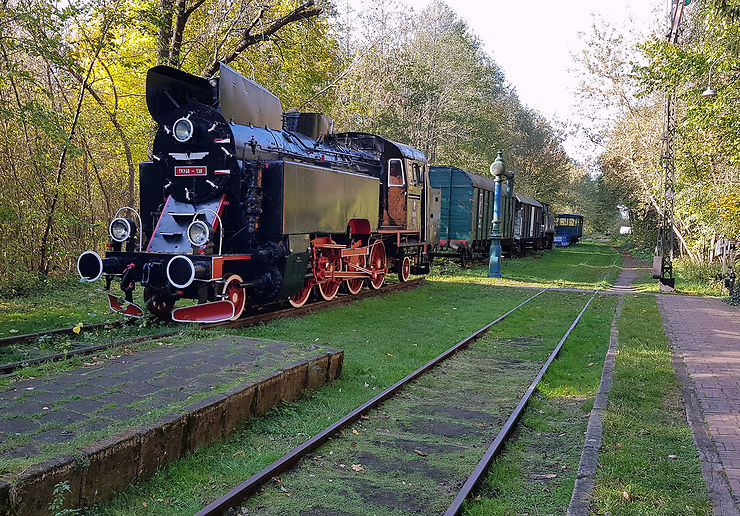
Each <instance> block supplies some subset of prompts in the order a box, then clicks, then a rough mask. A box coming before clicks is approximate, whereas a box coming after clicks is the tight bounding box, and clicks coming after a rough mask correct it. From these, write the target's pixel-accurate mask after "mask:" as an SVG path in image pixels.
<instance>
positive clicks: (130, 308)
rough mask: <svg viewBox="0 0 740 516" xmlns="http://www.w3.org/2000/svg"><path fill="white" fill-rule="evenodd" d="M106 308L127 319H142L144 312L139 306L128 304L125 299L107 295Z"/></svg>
mask: <svg viewBox="0 0 740 516" xmlns="http://www.w3.org/2000/svg"><path fill="white" fill-rule="evenodd" d="M108 306H110V309H111V310H113V311H114V312H116V313H119V314H121V315H125V316H127V317H144V310H142V309H141V308H140V307H139V306H137V305H135V304H133V303H129V302H128V301H126V300H125V299H122V298H120V297H116V296H114V295H113V294H108Z"/></svg>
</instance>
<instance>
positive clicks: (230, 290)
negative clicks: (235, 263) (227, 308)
mask: <svg viewBox="0 0 740 516" xmlns="http://www.w3.org/2000/svg"><path fill="white" fill-rule="evenodd" d="M241 282H242V278H241V276H238V275H236V274H232V275H231V276H229V277H228V278H226V285H224V291H223V294H224V295H225V296H226V299H228V300H229V301H231V303H232V304H233V305H234V317H232V318H231V320H232V321H236V320H237V319H238V318H239V317H241V315H242V313H243V312H244V305H245V304H246V302H247V292H246V291H245V290H244V289H243V288H242V286H241Z"/></svg>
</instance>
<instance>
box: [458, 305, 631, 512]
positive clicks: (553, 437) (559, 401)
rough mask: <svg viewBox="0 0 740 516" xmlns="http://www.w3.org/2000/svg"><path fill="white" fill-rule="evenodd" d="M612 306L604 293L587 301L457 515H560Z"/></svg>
mask: <svg viewBox="0 0 740 516" xmlns="http://www.w3.org/2000/svg"><path fill="white" fill-rule="evenodd" d="M616 304H617V298H616V296H611V295H602V296H598V297H597V298H596V299H594V301H593V302H592V303H591V305H590V306H589V309H588V310H587V311H586V312H585V313H584V315H583V317H582V318H581V320H580V322H579V323H578V325H577V326H576V328H575V329H574V330H573V332H572V333H571V334H570V336H569V337H568V340H566V342H565V343H564V345H563V349H562V350H561V352H560V355H559V357H558V359H557V360H556V361H555V362H553V363H552V365H550V367H549V369H548V371H547V373H546V374H545V376H544V377H543V379H542V380H541V382H540V384H539V386H538V390H537V392H536V393H535V395H534V396H533V397H532V399H531V400H530V402H529V406H528V407H527V409H526V411H525V413H524V415H523V416H522V419H521V420H520V422H519V424H518V425H517V429H516V430H515V433H514V434H513V436H512V437H511V438H510V441H509V442H508V443H507V445H506V447H505V449H504V451H503V452H502V454H501V455H500V456H499V457H498V458H497V459H496V461H494V463H493V465H492V466H491V468H490V470H489V472H488V475H487V477H486V482H485V484H484V486H483V487H482V488H481V489H480V490H479V492H478V493H477V496H475V497H474V499H473V500H472V501H471V502H469V503H468V505H467V506H466V511H465V514H469V515H471V516H483V515H514V514H516V515H525V514H565V512H566V510H567V507H568V504H569V502H570V497H571V494H572V492H573V484H574V482H575V477H576V473H577V471H578V463H579V460H580V456H581V449H582V446H583V441H584V432H585V430H586V425H587V424H588V414H589V411H590V410H591V407H592V406H593V401H594V398H595V396H596V392H597V390H598V387H599V382H600V380H601V371H602V368H603V365H604V358H605V355H606V351H607V349H608V347H609V332H610V327H611V322H612V319H613V317H614V310H615V308H616Z"/></svg>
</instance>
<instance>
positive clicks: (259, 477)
mask: <svg viewBox="0 0 740 516" xmlns="http://www.w3.org/2000/svg"><path fill="white" fill-rule="evenodd" d="M546 290H548V289H547V288H545V289H542V290H540V291H539V292H537V293H536V294H535V295H533V296H532V297H530V298H528V299H526V300H525V301H523V302H521V303H519V304H518V305H517V306H515V307H514V308H512V309H511V310H509V311H508V312H506V313H505V314H503V315H501V316H500V317H498V318H497V319H495V320H494V321H492V322H490V323H488V324H487V325H485V326H484V327H482V328H481V329H479V330H477V331H475V332H474V333H472V334H470V335H468V336H467V337H465V338H464V339H463V340H461V341H460V342H458V343H457V344H455V345H454V346H452V347H451V348H449V349H447V350H446V351H444V352H443V353H441V354H440V355H437V356H436V357H435V358H433V359H432V360H430V361H429V362H427V363H426V364H424V365H423V366H421V367H420V368H418V369H417V370H416V371H414V372H413V373H410V374H409V375H407V376H405V377H404V378H403V379H401V380H399V381H397V382H396V383H394V384H393V385H391V386H390V387H388V388H387V389H385V390H384V391H383V392H381V393H380V394H378V395H377V396H375V397H374V398H372V399H370V400H368V401H366V402H365V403H363V404H362V405H360V406H359V407H357V408H356V409H355V410H353V411H352V412H350V413H349V414H347V415H346V416H344V417H342V418H341V419H339V420H337V421H335V422H334V423H332V424H331V425H330V426H328V427H326V428H325V429H324V430H322V431H321V432H319V433H318V434H316V435H314V436H313V437H311V438H310V439H308V440H307V441H306V442H304V443H303V444H301V445H299V446H297V447H296V448H293V450H291V451H290V452H288V453H287V454H286V455H283V456H282V457H281V458H279V459H278V460H276V461H275V462H273V463H272V464H270V465H269V466H267V467H265V468H264V469H262V470H261V471H260V472H258V473H255V474H254V475H252V476H251V477H250V478H249V479H247V480H245V481H244V482H242V483H241V484H239V485H238V486H236V487H235V488H234V489H232V490H231V491H229V492H228V493H226V494H225V495H223V496H221V497H220V498H218V499H216V500H214V501H213V502H211V503H210V504H208V505H207V506H206V507H204V508H203V509H201V510H200V511H198V512H197V513H196V516H221V515H222V514H224V513H225V512H226V511H228V510H229V509H231V508H233V507H234V506H235V505H237V504H239V503H241V502H242V501H243V500H244V499H246V498H247V497H248V496H250V495H252V494H254V493H256V492H257V490H259V488H260V487H261V486H262V484H264V483H265V482H266V481H268V480H270V479H271V478H272V477H274V476H276V475H278V474H279V473H281V472H283V471H285V470H286V469H288V468H290V467H291V466H293V465H295V464H296V463H297V462H298V461H299V460H300V459H301V458H303V457H304V456H305V455H307V454H308V453H311V452H312V451H314V450H316V449H317V448H318V447H320V446H321V445H322V444H324V443H326V442H327V441H328V440H329V438H331V437H332V436H333V435H334V434H336V433H338V432H339V430H340V429H342V428H343V427H345V426H347V425H350V424H352V423H354V422H355V421H357V420H358V419H360V417H362V416H363V415H364V414H366V413H367V412H369V411H370V410H372V409H373V408H375V407H377V406H378V405H380V404H381V403H383V402H384V401H385V400H387V399H388V398H391V397H393V396H394V395H395V394H396V393H397V392H398V391H400V390H401V389H402V388H403V387H405V386H406V385H407V384H408V383H410V382H412V381H413V380H415V379H417V378H418V377H419V376H421V375H422V374H424V373H425V372H427V371H428V370H430V369H431V368H433V367H434V366H436V365H438V364H439V363H441V362H443V361H444V360H446V359H448V358H449V357H451V356H453V355H455V354H456V353H457V352H459V351H460V350H462V349H464V348H466V347H467V346H468V345H470V344H471V343H472V342H474V341H476V340H477V339H479V338H480V337H481V336H482V335H484V334H485V333H486V332H488V330H489V329H490V328H491V327H492V326H493V325H495V324H497V323H498V322H500V321H501V320H503V319H504V318H505V317H506V316H508V315H509V314H511V313H512V312H514V311H516V310H518V309H519V308H521V307H522V306H524V305H526V304H527V303H529V302H530V301H532V300H533V299H534V298H536V297H537V296H539V295H540V294H542V293H543V292H545V291H546Z"/></svg>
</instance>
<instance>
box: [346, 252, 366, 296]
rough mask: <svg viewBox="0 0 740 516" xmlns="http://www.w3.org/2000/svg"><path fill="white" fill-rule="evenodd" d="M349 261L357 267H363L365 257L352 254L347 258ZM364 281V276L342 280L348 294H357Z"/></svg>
mask: <svg viewBox="0 0 740 516" xmlns="http://www.w3.org/2000/svg"><path fill="white" fill-rule="evenodd" d="M349 262H350V263H352V264H354V265H357V266H358V267H364V266H365V257H364V256H352V257H350V259H349ZM351 270H354V268H351ZM363 283H365V279H364V278H354V279H348V280H346V281H345V282H344V285H345V287H347V292H349V293H350V294H353V295H354V294H358V293H359V292H360V290H362V284H363Z"/></svg>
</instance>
